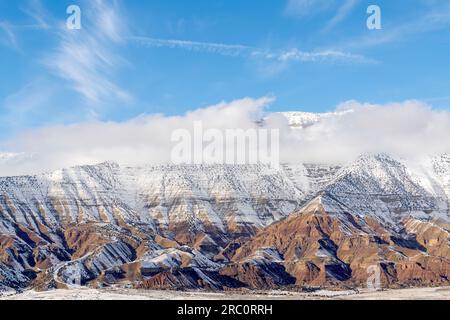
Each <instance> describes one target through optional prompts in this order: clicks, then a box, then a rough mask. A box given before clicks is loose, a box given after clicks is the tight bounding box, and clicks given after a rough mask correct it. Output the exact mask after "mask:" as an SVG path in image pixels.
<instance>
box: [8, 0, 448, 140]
mask: <svg viewBox="0 0 450 320" xmlns="http://www.w3.org/2000/svg"><path fill="white" fill-rule="evenodd" d="M71 4H76V5H78V6H80V8H81V10H82V19H81V21H82V29H81V30H68V29H67V28H66V27H65V23H66V18H67V17H68V15H67V14H66V8H67V7H68V6H69V5H71ZM370 4H377V5H379V6H380V8H381V10H382V28H383V29H382V30H368V29H367V27H366V19H367V17H368V15H367V13H366V9H367V7H368V5H370ZM449 56H450V1H448V0H439V1H437V0H436V1H433V0H396V1H386V0H384V1H383V0H372V1H365V0H258V1H257V0H214V1H211V0H195V1H185V0H169V1H167V0H161V1H159V0H147V1H143V0H127V1H106V0H105V1H100V0H93V1H75V0H70V1H63V0H60V1H55V0H40V1H39V0H30V1H22V0H17V1H10V0H0V128H1V129H0V138H6V137H10V136H14V135H17V134H19V133H21V132H22V131H23V130H26V129H28V128H35V127H45V126H49V125H58V124H70V123H77V122H83V121H87V120H93V119H94V120H100V121H125V120H128V119H131V118H134V117H138V116H140V115H143V114H153V113H163V114H166V115H178V114H183V113H185V112H186V111H188V110H192V109H196V108H200V107H205V106H208V105H212V104H215V103H218V102H220V101H223V100H226V101H230V100H234V99H238V98H243V97H253V98H259V97H262V96H273V97H275V98H276V99H275V100H274V102H273V103H272V104H271V105H270V109H269V111H288V110H303V111H314V112H321V111H329V110H333V109H335V107H336V106H337V105H339V104H340V103H341V102H344V101H347V100H358V101H361V102H370V103H378V104H384V103H390V102H395V101H404V100H409V99H418V100H422V101H424V102H427V103H429V104H430V105H432V106H433V107H434V108H437V109H448V107H449V106H450V89H449V85H448V84H449V83H450V63H449Z"/></svg>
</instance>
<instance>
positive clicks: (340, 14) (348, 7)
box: [325, 0, 359, 30]
mask: <svg viewBox="0 0 450 320" xmlns="http://www.w3.org/2000/svg"><path fill="white" fill-rule="evenodd" d="M358 3H359V0H344V1H343V2H342V4H341V5H340V7H339V8H338V9H337V11H336V14H335V15H334V16H333V18H331V20H330V21H328V23H327V25H326V26H325V30H329V29H331V28H333V27H335V26H336V25H338V24H339V23H341V22H342V21H344V20H345V18H347V17H348V15H349V14H350V13H351V12H352V11H353V9H354V8H355V7H356V5H357V4H358Z"/></svg>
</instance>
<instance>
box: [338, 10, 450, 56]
mask: <svg viewBox="0 0 450 320" xmlns="http://www.w3.org/2000/svg"><path fill="white" fill-rule="evenodd" d="M448 28H450V3H448V2H444V1H442V2H440V1H439V2H437V1H436V2H434V1H433V2H429V8H428V10H424V12H421V13H420V14H419V15H415V16H413V17H410V18H409V19H408V20H406V21H405V22H401V23H395V22H393V23H390V24H389V25H386V27H384V28H383V30H379V31H378V32H371V33H370V34H364V35H362V36H361V35H360V36H357V37H354V38H353V39H350V40H348V41H345V42H344V43H342V44H341V45H338V47H339V48H346V49H350V50H351V49H355V48H370V47H376V46H381V45H386V44H389V43H393V42H396V41H402V42H403V41H410V40H411V39H413V38H415V37H417V36H419V35H422V34H426V33H430V32H434V31H439V30H443V29H448Z"/></svg>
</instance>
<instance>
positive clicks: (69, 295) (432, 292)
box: [0, 287, 450, 300]
mask: <svg viewBox="0 0 450 320" xmlns="http://www.w3.org/2000/svg"><path fill="white" fill-rule="evenodd" d="M250 299H251V300H253V299H255V300H311V299H337V300H379V299H386V300H411V299H433V300H450V287H443V288H423V289H402V290H387V291H378V292H362V293H356V292H354V291H317V292H315V293H294V292H286V291H267V292H255V293H249V294H240V293H206V292H175V291H144V290H130V289H108V290H96V289H70V290H54V291H47V292H36V291H27V292H24V293H21V294H12V293H11V294H5V293H4V294H3V295H2V296H0V300H250Z"/></svg>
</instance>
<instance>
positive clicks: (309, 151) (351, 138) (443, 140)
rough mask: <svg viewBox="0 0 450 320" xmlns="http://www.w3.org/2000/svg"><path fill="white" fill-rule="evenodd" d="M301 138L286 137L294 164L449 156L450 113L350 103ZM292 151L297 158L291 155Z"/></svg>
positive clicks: (412, 104) (414, 105)
mask: <svg viewBox="0 0 450 320" xmlns="http://www.w3.org/2000/svg"><path fill="white" fill-rule="evenodd" d="M337 110H353V112H346V113H342V114H340V115H339V116H336V117H327V118H325V119H323V120H322V121H320V122H318V123H317V124H315V125H313V126H310V127H308V128H306V129H304V130H300V131H299V132H298V133H292V132H291V134H289V135H285V136H284V141H283V143H282V145H283V146H285V150H284V151H282V154H283V155H284V158H285V159H287V160H290V161H298V160H299V159H300V160H302V161H310V162H347V161H350V160H352V159H354V158H356V157H358V156H359V155H361V154H364V153H387V154H391V155H394V156H397V157H402V158H406V159H416V158H421V157H424V156H430V155H436V154H441V153H446V152H450V114H449V113H448V112H447V111H437V110H433V109H432V108H431V107H430V106H428V105H426V104H424V103H422V102H418V101H406V102H403V103H392V104H387V105H375V104H365V103H359V102H356V101H350V102H346V103H344V104H342V105H340V106H338V108H337ZM292 148H294V150H295V153H292V152H289V150H292Z"/></svg>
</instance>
